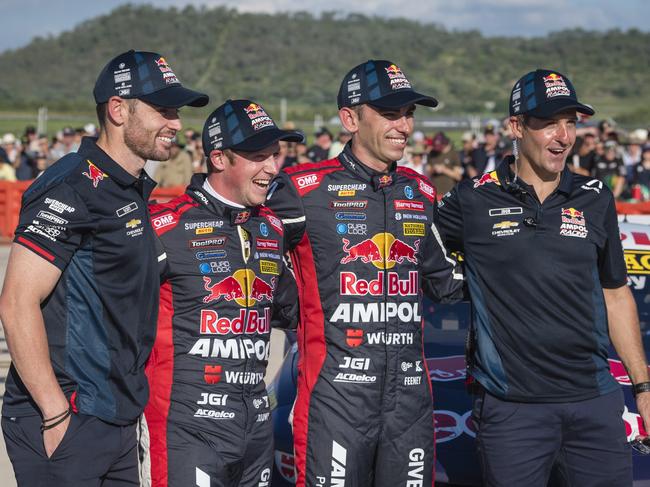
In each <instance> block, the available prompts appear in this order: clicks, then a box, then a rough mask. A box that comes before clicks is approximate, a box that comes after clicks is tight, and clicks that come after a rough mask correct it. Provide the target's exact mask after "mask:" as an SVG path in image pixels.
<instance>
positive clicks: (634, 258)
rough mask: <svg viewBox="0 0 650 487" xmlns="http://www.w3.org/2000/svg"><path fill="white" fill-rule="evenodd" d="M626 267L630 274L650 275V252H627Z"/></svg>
mask: <svg viewBox="0 0 650 487" xmlns="http://www.w3.org/2000/svg"><path fill="white" fill-rule="evenodd" d="M625 266H626V267H627V273H628V274H650V251H648V250H626V251H625Z"/></svg>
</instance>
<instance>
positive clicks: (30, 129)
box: [23, 125, 38, 157]
mask: <svg viewBox="0 0 650 487" xmlns="http://www.w3.org/2000/svg"><path fill="white" fill-rule="evenodd" d="M23 147H24V148H25V151H26V152H27V154H28V155H29V156H30V157H32V156H33V155H35V154H36V153H37V152H38V134H37V133H36V127H34V126H32V125H28V126H27V127H25V134H24V135H23Z"/></svg>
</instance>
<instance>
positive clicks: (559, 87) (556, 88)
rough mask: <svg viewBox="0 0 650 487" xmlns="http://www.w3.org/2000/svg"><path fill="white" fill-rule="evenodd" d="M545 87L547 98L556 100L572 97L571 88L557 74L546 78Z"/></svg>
mask: <svg viewBox="0 0 650 487" xmlns="http://www.w3.org/2000/svg"><path fill="white" fill-rule="evenodd" d="M543 80H544V86H545V87H546V98H555V97H556V96H571V91H570V90H569V87H568V86H567V85H566V83H565V82H564V78H562V76H560V75H559V74H556V73H551V74H549V75H548V76H544V78H543Z"/></svg>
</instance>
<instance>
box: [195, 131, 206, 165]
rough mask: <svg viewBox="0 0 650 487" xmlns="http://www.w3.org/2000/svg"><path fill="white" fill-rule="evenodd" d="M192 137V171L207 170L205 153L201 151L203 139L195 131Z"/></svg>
mask: <svg viewBox="0 0 650 487" xmlns="http://www.w3.org/2000/svg"><path fill="white" fill-rule="evenodd" d="M192 137H193V138H192V146H193V151H192V152H191V156H192V171H194V172H195V173H198V172H208V166H207V163H206V158H205V154H204V153H203V139H202V138H201V134H199V133H196V132H195V133H194V135H193V136H192Z"/></svg>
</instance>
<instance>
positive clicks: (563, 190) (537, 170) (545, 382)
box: [439, 69, 650, 487]
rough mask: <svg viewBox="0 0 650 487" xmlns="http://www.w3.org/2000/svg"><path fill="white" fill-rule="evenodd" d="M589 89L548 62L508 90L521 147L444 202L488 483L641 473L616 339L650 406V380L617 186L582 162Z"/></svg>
mask: <svg viewBox="0 0 650 487" xmlns="http://www.w3.org/2000/svg"><path fill="white" fill-rule="evenodd" d="M577 113H583V114H587V115H593V113H594V111H593V109H592V108H591V107H589V106H587V105H584V104H583V103H581V102H579V101H578V98H577V95H576V91H575V88H574V87H573V85H572V84H571V82H570V81H569V79H568V78H567V77H566V76H564V75H563V74H561V73H558V72H557V71H550V70H545V69H538V70H536V71H533V72H530V73H528V74H526V75H525V76H523V77H522V78H521V79H520V80H519V81H517V83H516V84H515V85H514V87H513V89H512V93H511V95H510V126H511V129H512V133H513V135H514V138H515V139H514V147H515V150H514V156H509V157H506V158H505V159H504V160H503V161H502V162H501V164H500V165H499V166H498V167H497V169H496V170H494V171H492V172H489V173H486V174H484V175H482V176H481V177H477V178H475V179H474V180H468V181H464V182H462V183H460V184H459V185H458V186H456V188H455V189H454V190H452V191H451V193H449V194H448V195H446V196H445V197H444V198H443V199H442V200H441V202H440V208H439V214H440V224H441V230H442V236H443V240H444V241H445V244H446V245H447V246H448V247H449V248H450V249H452V250H459V251H462V252H464V256H465V264H466V265H465V271H466V272H465V273H466V275H467V282H468V287H469V292H470V296H471V301H472V304H473V307H472V309H473V314H472V327H471V332H470V343H471V346H470V353H469V354H468V365H469V371H470V373H471V375H472V376H473V378H474V379H475V380H476V381H477V382H478V384H479V385H480V387H479V389H480V391H479V394H478V395H477V399H476V402H475V408H474V411H473V418H474V421H475V423H476V424H477V428H478V436H477V445H478V449H479V457H480V459H481V462H482V464H483V475H484V479H483V480H484V483H485V485H487V486H504V487H505V486H508V487H509V486H513V485H526V486H531V487H544V486H546V485H547V482H548V479H549V476H550V473H551V469H552V467H553V465H554V463H555V462H557V463H558V464H559V465H560V471H561V474H562V476H563V477H565V478H566V480H567V482H568V484H569V485H580V486H587V487H589V486H605V485H606V486H608V487H616V486H620V487H623V486H631V485H632V468H631V455H630V447H629V445H628V443H627V441H626V431H625V425H624V423H623V420H622V418H621V413H622V412H623V409H624V402H623V394H622V391H621V388H620V386H619V385H618V384H617V382H616V380H615V379H614V378H613V377H612V375H611V374H610V371H609V365H608V357H607V349H608V345H609V340H610V338H611V341H612V343H613V345H614V347H615V348H616V351H617V352H618V354H619V356H620V357H621V359H622V361H623V363H624V365H625V367H626V369H627V370H628V372H629V374H630V378H631V380H632V382H633V384H634V391H635V393H636V397H637V406H638V409H639V412H640V414H641V416H642V417H643V420H644V422H645V424H646V426H648V425H649V423H648V421H649V420H650V392H649V391H650V382H648V369H647V366H646V358H645V354H644V351H643V347H642V344H641V337H640V332H639V320H638V316H637V311H636V306H635V302H634V299H633V297H632V294H631V292H630V290H629V289H628V287H627V285H626V283H627V279H626V266H625V261H624V258H623V250H622V247H621V240H620V233H619V230H618V223H617V218H616V206H615V201H614V198H613V195H612V193H611V191H610V190H609V189H608V188H607V187H606V186H604V185H603V183H602V182H601V181H599V180H597V179H591V178H588V177H584V176H580V175H577V174H573V173H571V172H570V171H569V169H568V168H567V167H566V158H567V156H568V154H569V153H570V151H571V148H572V147H573V144H574V142H575V138H576V120H577V116H576V115H577Z"/></svg>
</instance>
